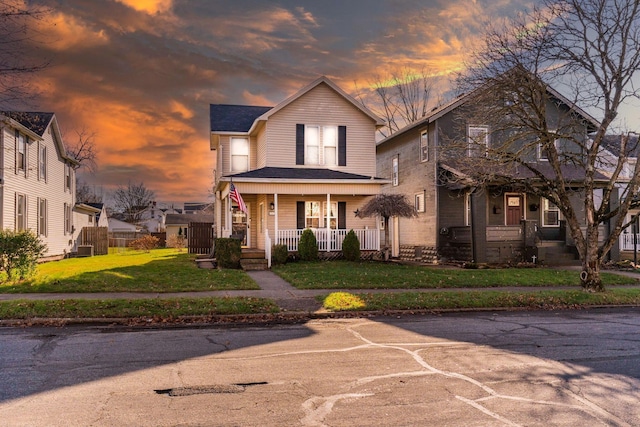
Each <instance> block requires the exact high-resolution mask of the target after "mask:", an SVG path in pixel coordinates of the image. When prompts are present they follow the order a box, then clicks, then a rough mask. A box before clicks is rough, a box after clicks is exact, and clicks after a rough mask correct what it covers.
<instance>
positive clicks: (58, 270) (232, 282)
mask: <svg viewBox="0 0 640 427" xmlns="http://www.w3.org/2000/svg"><path fill="white" fill-rule="evenodd" d="M194 259H195V255H191V254H188V253H186V252H184V251H183V252H178V251H177V250H175V249H155V250H152V251H150V252H139V251H126V252H122V253H115V254H109V255H100V256H94V257H89V258H72V259H65V260H62V261H55V262H47V263H43V264H40V265H39V266H38V271H37V274H36V276H35V277H33V278H32V279H29V280H26V281H23V282H19V283H4V284H0V293H28V292H70V293H75V292H187V291H215V290H229V289H260V288H259V286H258V285H257V284H256V283H255V282H254V281H253V280H252V279H251V278H250V277H249V276H248V275H247V274H246V273H244V272H243V271H240V270H216V269H213V270H207V269H199V268H197V266H196V263H195V261H194Z"/></svg>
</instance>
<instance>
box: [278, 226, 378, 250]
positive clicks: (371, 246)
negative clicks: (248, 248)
mask: <svg viewBox="0 0 640 427" xmlns="http://www.w3.org/2000/svg"><path fill="white" fill-rule="evenodd" d="M303 231H304V230H278V235H277V236H276V244H281V245H287V250H289V251H290V252H295V251H297V250H298V242H299V241H300V237H301V236H302V232H303ZM312 231H313V234H314V235H315V236H316V240H317V241H318V250H319V251H324V252H331V251H341V250H342V242H344V238H345V237H346V236H347V233H349V230H328V231H327V230H326V229H324V228H321V229H315V230H312ZM353 231H354V232H355V233H356V236H358V241H359V242H360V250H361V251H378V250H380V231H379V230H377V229H371V230H369V229H364V230H363V229H359V230H353Z"/></svg>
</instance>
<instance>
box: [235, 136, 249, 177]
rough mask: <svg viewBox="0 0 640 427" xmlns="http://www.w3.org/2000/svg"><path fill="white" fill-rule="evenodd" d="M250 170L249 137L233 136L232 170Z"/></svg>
mask: <svg viewBox="0 0 640 427" xmlns="http://www.w3.org/2000/svg"><path fill="white" fill-rule="evenodd" d="M248 170H249V138H236V137H232V138H231V172H246V171H248Z"/></svg>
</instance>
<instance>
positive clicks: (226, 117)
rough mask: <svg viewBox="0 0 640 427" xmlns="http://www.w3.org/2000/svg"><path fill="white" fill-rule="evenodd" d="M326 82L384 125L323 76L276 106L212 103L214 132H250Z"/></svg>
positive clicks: (376, 120)
mask: <svg viewBox="0 0 640 427" xmlns="http://www.w3.org/2000/svg"><path fill="white" fill-rule="evenodd" d="M321 84H325V85H327V86H329V88H331V89H332V90H333V91H334V92H336V93H337V94H338V95H340V96H341V97H343V98H344V99H345V100H346V101H347V102H349V103H350V104H352V105H353V106H354V107H356V108H357V109H358V110H360V111H361V112H362V113H363V114H365V115H367V116H369V118H371V120H373V121H374V122H375V124H376V126H377V127H380V126H383V125H384V122H383V121H382V119H381V118H380V117H378V116H376V115H375V114H374V113H373V112H372V111H371V110H369V109H368V108H366V107H365V106H363V105H362V104H360V103H359V102H358V101H356V100H355V98H353V97H352V96H351V95H349V94H348V93H346V92H345V91H343V90H342V89H340V88H339V87H338V86H337V85H336V84H335V83H333V82H332V81H331V80H330V79H329V78H328V77H326V76H322V77H320V78H318V79H316V80H314V81H313V82H311V83H309V84H308V85H307V86H305V87H303V88H302V89H300V90H299V91H298V92H296V93H295V94H293V95H291V96H290V97H288V98H287V99H285V100H284V101H282V102H280V103H279V104H278V105H276V106H275V107H258V106H251V105H229V104H210V105H209V121H210V125H211V132H212V133H247V134H250V133H251V132H252V131H253V130H254V129H255V128H256V126H257V125H258V123H259V122H262V121H266V120H268V119H269V117H271V116H272V115H273V114H275V113H277V112H278V111H280V110H282V109H283V108H284V107H286V106H287V105H289V104H291V103H292V102H294V101H295V100H297V99H298V98H300V97H302V96H303V95H305V94H306V93H308V92H310V91H311V90H312V89H314V88H315V87H317V86H319V85H321Z"/></svg>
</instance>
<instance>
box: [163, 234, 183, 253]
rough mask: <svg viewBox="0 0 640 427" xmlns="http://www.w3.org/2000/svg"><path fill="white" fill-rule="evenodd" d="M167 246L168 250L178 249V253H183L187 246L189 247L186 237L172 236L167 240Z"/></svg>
mask: <svg viewBox="0 0 640 427" xmlns="http://www.w3.org/2000/svg"><path fill="white" fill-rule="evenodd" d="M166 246H167V247H168V248H176V249H177V250H178V251H180V252H182V251H183V250H184V248H185V246H187V240H186V239H185V238H184V236H179V235H177V234H172V235H171V236H169V237H168V238H167V243H166Z"/></svg>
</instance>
